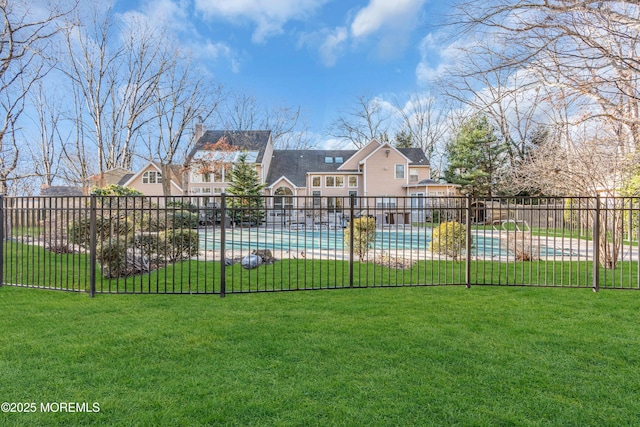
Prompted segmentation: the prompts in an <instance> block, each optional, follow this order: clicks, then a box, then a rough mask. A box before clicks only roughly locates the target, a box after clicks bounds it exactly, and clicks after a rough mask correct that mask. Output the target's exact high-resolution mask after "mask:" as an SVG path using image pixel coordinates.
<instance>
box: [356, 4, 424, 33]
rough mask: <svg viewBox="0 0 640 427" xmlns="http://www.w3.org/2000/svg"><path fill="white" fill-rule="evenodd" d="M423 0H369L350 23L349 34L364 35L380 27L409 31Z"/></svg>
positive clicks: (378, 29) (413, 25)
mask: <svg viewBox="0 0 640 427" xmlns="http://www.w3.org/2000/svg"><path fill="white" fill-rule="evenodd" d="M424 3H425V0H395V1H389V0H371V1H370V2H369V4H368V5H367V6H366V7H365V8H364V9H361V10H360V11H359V12H358V14H357V15H356V17H355V19H354V20H353V22H352V24H351V34H352V35H353V36H354V37H356V38H358V37H366V36H369V35H371V34H373V33H376V32H378V31H380V30H382V29H387V30H392V31H402V32H410V31H411V30H413V29H414V28H415V25H416V23H417V18H418V12H419V11H420V9H421V8H422V6H423V5H424Z"/></svg>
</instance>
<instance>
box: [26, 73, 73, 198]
mask: <svg viewBox="0 0 640 427" xmlns="http://www.w3.org/2000/svg"><path fill="white" fill-rule="evenodd" d="M30 99H31V104H33V106H34V110H35V116H36V117H34V120H33V121H34V125H35V126H34V127H35V128H36V129H37V134H36V135H34V136H33V137H32V138H30V139H31V141H32V143H31V144H29V145H28V146H27V149H28V151H29V154H30V157H31V159H32V162H33V170H34V171H35V174H36V175H37V176H38V178H39V180H40V183H41V186H42V187H48V186H51V185H52V184H53V181H54V180H55V179H56V178H57V176H58V170H59V167H60V152H59V151H60V147H62V146H63V145H64V143H65V142H66V141H64V140H63V138H62V137H61V132H62V129H61V127H62V110H61V106H60V102H59V101H58V97H57V96H56V95H55V94H53V95H52V94H51V92H50V91H49V90H47V89H46V88H45V86H44V84H43V82H42V81H38V82H37V83H36V86H35V89H34V91H33V93H32V95H31V96H30Z"/></svg>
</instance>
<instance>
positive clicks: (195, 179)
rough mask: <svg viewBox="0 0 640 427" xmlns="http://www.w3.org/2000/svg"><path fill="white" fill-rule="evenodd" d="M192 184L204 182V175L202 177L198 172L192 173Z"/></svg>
mask: <svg viewBox="0 0 640 427" xmlns="http://www.w3.org/2000/svg"><path fill="white" fill-rule="evenodd" d="M191 182H194V183H197V182H202V175H200V174H199V173H198V172H194V171H191Z"/></svg>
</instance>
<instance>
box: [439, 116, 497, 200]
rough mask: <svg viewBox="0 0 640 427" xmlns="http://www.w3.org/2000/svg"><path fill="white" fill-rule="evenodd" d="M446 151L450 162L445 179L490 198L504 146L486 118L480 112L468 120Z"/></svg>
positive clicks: (464, 191) (468, 190) (466, 190)
mask: <svg viewBox="0 0 640 427" xmlns="http://www.w3.org/2000/svg"><path fill="white" fill-rule="evenodd" d="M446 150H447V154H448V160H449V163H448V166H447V169H446V170H445V172H444V176H445V179H446V180H447V181H448V182H452V183H454V184H460V185H461V186H462V192H463V193H466V194H471V195H472V196H476V197H477V196H489V197H491V196H492V195H493V193H494V188H495V185H496V180H497V177H498V171H499V169H500V165H501V162H502V161H503V160H504V159H503V156H502V154H503V153H504V150H505V147H504V143H503V141H502V140H500V139H499V138H498V133H497V132H496V128H495V126H494V125H492V124H491V123H489V120H488V119H487V117H486V116H484V115H478V116H474V117H472V118H471V119H469V120H467V121H465V122H464V123H463V124H462V126H461V127H460V129H459V130H458V132H457V133H456V135H455V136H454V137H453V139H451V140H450V141H449V142H448V144H447V146H446Z"/></svg>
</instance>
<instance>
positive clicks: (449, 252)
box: [429, 221, 467, 261]
mask: <svg viewBox="0 0 640 427" xmlns="http://www.w3.org/2000/svg"><path fill="white" fill-rule="evenodd" d="M466 239H467V228H466V227H465V226H464V225H463V224H460V223H459V222H456V221H449V222H443V223H441V224H440V225H439V226H438V227H436V228H434V230H433V236H432V238H431V242H430V243H429V250H430V251H432V252H434V253H438V254H440V255H446V256H449V257H451V258H453V259H454V261H456V260H457V259H458V258H459V257H460V255H462V253H463V252H464V251H465V246H466Z"/></svg>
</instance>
